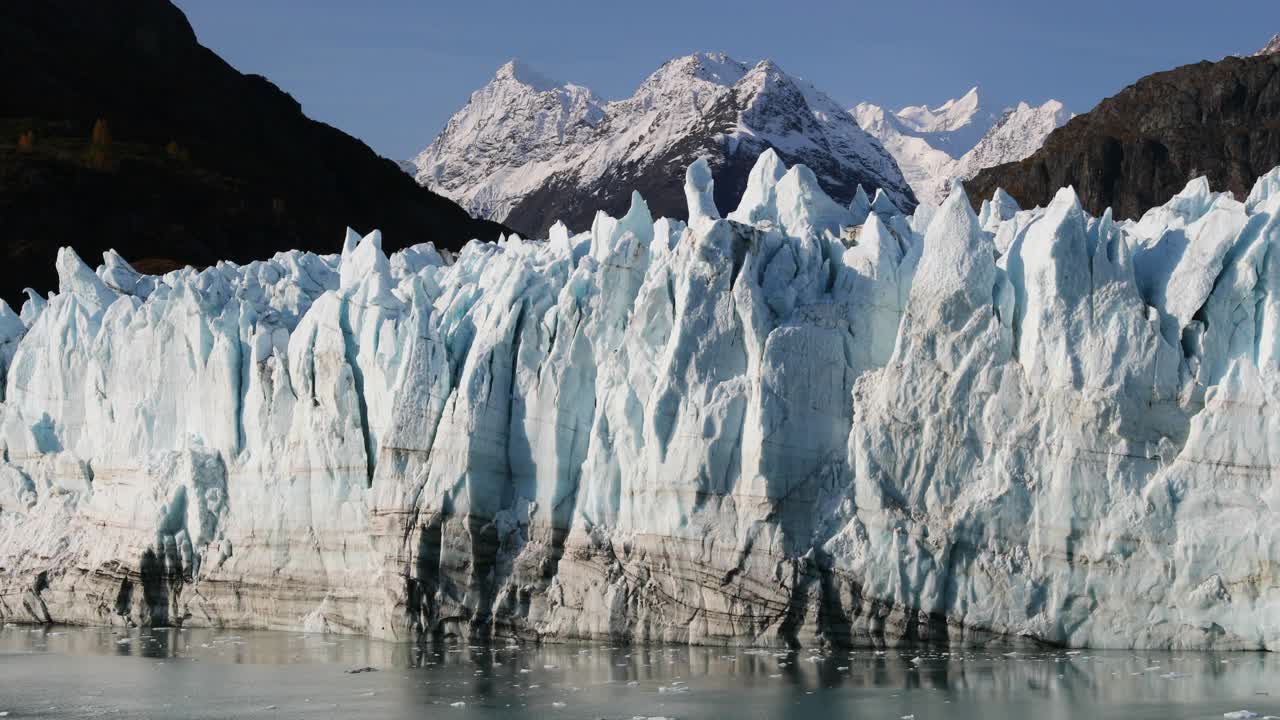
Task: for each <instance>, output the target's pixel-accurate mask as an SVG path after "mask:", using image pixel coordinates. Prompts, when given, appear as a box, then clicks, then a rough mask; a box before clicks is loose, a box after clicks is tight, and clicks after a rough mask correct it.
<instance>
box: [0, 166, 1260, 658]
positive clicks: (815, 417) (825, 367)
mask: <svg viewBox="0 0 1280 720" xmlns="http://www.w3.org/2000/svg"><path fill="white" fill-rule="evenodd" d="M1276 177H1277V175H1276V173H1274V172H1273V173H1271V174H1269V175H1268V176H1266V177H1264V178H1263V179H1261V180H1260V181H1259V182H1258V185H1257V187H1256V188H1255V189H1254V191H1253V192H1252V193H1251V194H1250V195H1249V198H1248V199H1247V200H1246V201H1245V202H1238V201H1236V200H1234V199H1232V198H1231V197H1230V196H1228V195H1223V194H1217V193H1214V192H1212V190H1211V189H1210V188H1209V187H1208V185H1207V184H1206V183H1204V182H1202V181H1195V182H1192V183H1191V184H1189V185H1188V187H1187V189H1186V190H1184V191H1183V192H1182V193H1180V194H1179V195H1178V196H1176V197H1175V198H1173V199H1171V200H1170V201H1169V203H1167V204H1166V205H1164V206H1162V207H1159V208H1155V209H1153V210H1152V211H1150V212H1149V213H1147V215H1146V216H1144V217H1143V218H1142V219H1141V220H1139V221H1137V222H1115V221H1114V220H1113V219H1112V217H1111V215H1110V213H1107V214H1105V215H1104V216H1103V217H1101V218H1093V217H1089V216H1088V215H1087V214H1085V213H1084V212H1083V210H1082V209H1081V207H1080V203H1079V200H1078V199H1077V197H1076V195H1075V193H1074V192H1073V191H1072V190H1070V189H1064V190H1062V191H1061V192H1059V194H1058V196H1057V197H1056V198H1055V199H1054V201H1053V202H1052V203H1051V204H1050V205H1049V207H1047V208H1043V209H1039V208H1037V209H1034V210H1028V211H1022V210H1019V209H1018V207H1017V205H1016V203H1013V202H1012V200H1011V199H1010V198H1009V196H1008V195H1007V194H1005V193H1003V192H997V193H996V195H995V197H994V198H992V199H990V200H988V201H986V202H984V203H983V204H982V209H981V211H980V213H974V212H973V210H972V208H971V206H970V204H969V200H968V198H967V197H965V194H964V192H963V189H962V188H960V187H958V186H957V187H955V188H953V190H952V192H951V193H950V194H949V195H948V197H947V199H946V201H945V202H944V203H943V204H942V205H941V206H940V207H932V206H928V205H925V206H921V207H920V208H919V209H918V210H917V212H916V214H915V215H914V216H912V217H909V218H908V217H903V216H902V215H901V214H900V213H899V211H898V210H897V208H896V207H894V204H893V203H892V202H890V201H889V199H888V198H887V197H886V196H884V195H883V194H878V195H877V196H876V197H875V198H874V199H871V200H869V199H868V198H867V197H866V194H865V193H859V194H858V195H857V196H856V197H855V199H854V202H853V204H852V206H851V207H844V206H842V205H840V204H838V203H835V202H833V201H832V200H831V199H830V198H828V197H827V196H826V195H825V194H824V193H823V191H822V190H821V188H820V187H819V185H818V183H817V179H816V178H815V176H814V174H813V173H812V172H810V171H809V170H808V169H807V168H805V167H803V166H795V167H792V168H786V167H784V166H783V164H782V162H781V161H780V160H779V159H778V157H777V156H776V155H775V154H773V153H772V152H765V153H763V154H762V155H761V156H760V159H759V161H758V162H757V164H756V167H755V169H754V170H753V171H752V173H751V175H750V178H749V181H748V187H747V191H746V192H745V193H744V196H743V201H742V204H741V206H740V207H739V208H737V209H736V210H735V211H734V212H732V213H730V214H729V215H728V217H725V218H721V217H720V216H719V213H718V212H717V211H716V209H715V205H714V203H712V202H711V197H712V186H711V177H710V173H709V172H708V171H707V166H706V164H705V162H702V161H698V162H695V163H694V164H693V165H692V166H691V167H690V168H689V172H688V174H687V179H686V186H685V196H686V198H687V200H688V203H689V217H690V221H689V223H688V224H687V225H686V224H684V223H681V222H678V221H672V220H668V219H663V218H659V219H654V218H653V217H652V215H651V213H650V210H649V206H648V205H647V204H646V203H645V201H644V199H643V198H641V197H640V196H639V195H634V196H633V197H632V201H631V206H630V209H629V211H628V212H627V213H626V214H625V215H624V216H623V217H621V218H612V217H609V216H608V215H605V214H603V213H600V214H598V215H597V216H596V218H595V221H594V222H593V223H592V226H591V227H590V229H588V230H587V231H585V232H578V233H573V232H571V231H570V230H569V229H568V228H567V227H565V226H564V225H556V226H554V227H552V229H551V232H550V233H549V234H550V237H549V238H548V239H547V240H527V239H524V238H520V237H518V236H512V237H509V238H504V239H503V240H502V241H501V242H499V243H496V244H482V243H472V244H470V245H468V246H467V247H466V248H465V249H464V250H463V251H462V252H461V253H460V254H458V255H457V257H456V258H453V257H451V256H447V255H444V254H441V253H438V252H436V251H435V249H434V248H432V247H430V246H419V247H414V248H409V249H407V250H404V251H401V252H399V253H396V254H394V255H392V256H391V257H388V256H387V255H386V254H385V253H384V252H383V250H382V245H381V237H380V236H379V235H378V234H377V233H376V232H375V233H372V234H370V235H368V236H366V237H363V238H361V237H359V236H358V235H356V234H355V233H352V232H348V234H347V236H346V238H345V241H344V242H343V243H342V245H341V251H340V253H338V254H334V255H327V256H316V255H311V254H307V253H299V252H291V253H281V254H278V255H276V256H275V257H274V258H272V259H270V260H266V261H262V262H254V263H250V264H247V265H235V264H232V263H220V264H218V265H216V266H214V267H210V268H207V269H205V270H201V271H196V270H193V269H189V268H188V269H185V270H179V271H175V272H171V273H169V274H167V275H164V276H162V277H154V276H146V275H142V274H140V273H138V272H136V271H134V270H133V268H131V267H130V266H129V264H128V263H127V262H125V260H124V259H123V258H121V257H120V256H119V255H117V254H115V253H113V252H109V253H107V254H106V255H105V256H104V262H103V265H102V266H101V267H100V268H99V269H98V270H97V271H96V272H95V271H94V270H92V269H90V268H89V266H88V265H86V264H85V263H84V262H83V261H82V260H81V259H80V258H79V257H77V256H76V254H75V253H74V252H72V251H71V250H69V249H64V250H63V251H62V252H61V253H59V256H58V261H57V268H58V273H59V278H60V287H59V290H58V292H57V293H56V294H50V296H49V297H48V298H43V297H40V296H39V295H37V294H35V293H31V294H30V297H29V300H28V301H27V302H26V304H24V306H23V308H22V310H21V312H14V311H13V310H12V309H11V308H9V307H8V306H3V305H0V375H2V376H3V379H4V394H3V398H2V403H3V404H2V405H0V450H2V452H3V462H0V617H3V618H4V619H5V620H14V621H38V622H83V623H112V624H156V625H158V624H182V623H185V624H197V625H214V626H255V627H273V628H295V629H305V630H311V631H335V632H361V633H369V634H373V635H377V636H380V637H388V638H406V637H414V636H417V635H419V634H426V635H433V636H439V635H462V636H467V637H475V638H485V637H491V636H516V637H522V638H598V639H606V638H607V639H613V640H628V641H658V640H661V641H674V642H696V643H730V644H754V645H778V644H795V643H802V644H816V643H836V644H850V643H863V642H869V643H878V644H879V643H893V642H899V641H908V640H917V639H929V640H934V641H941V642H969V641H981V640H983V639H985V638H990V637H998V636H1019V637H1029V638H1035V639H1038V640H1043V641H1047V642H1053V643H1061V644H1066V645H1076V646H1097V647H1125V648H1173V647H1179V648H1217V649H1229V648H1240V649H1244V648H1249V649H1270V650H1275V649H1277V648H1278V647H1280V591H1278V590H1277V582H1276V569H1277V562H1278V559H1280V530H1278V529H1277V528H1280V523H1278V522H1277V519H1280V485H1277V482H1276V479H1275V478H1276V470H1275V468H1276V467H1277V463H1278V462H1280V457H1277V455H1278V453H1280V445H1278V444H1277V443H1276V438H1278V437H1280V410H1277V407H1278V406H1277V397H1278V393H1280V251H1278V248H1280V193H1277V191H1276V187H1277V183H1276Z"/></svg>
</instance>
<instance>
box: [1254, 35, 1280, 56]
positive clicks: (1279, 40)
mask: <svg viewBox="0 0 1280 720" xmlns="http://www.w3.org/2000/svg"><path fill="white" fill-rule="evenodd" d="M1276 53H1280V33H1276V34H1275V35H1272V36H1271V40H1269V41H1268V42H1267V44H1266V45H1263V46H1262V49H1261V50H1259V51H1258V52H1256V53H1254V54H1253V56H1254V57H1261V56H1262V55H1274V54H1276Z"/></svg>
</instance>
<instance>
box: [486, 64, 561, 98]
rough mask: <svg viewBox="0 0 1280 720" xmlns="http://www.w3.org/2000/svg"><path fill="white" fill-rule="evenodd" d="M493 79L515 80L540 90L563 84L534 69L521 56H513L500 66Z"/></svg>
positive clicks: (553, 88) (552, 88) (554, 87)
mask: <svg viewBox="0 0 1280 720" xmlns="http://www.w3.org/2000/svg"><path fill="white" fill-rule="evenodd" d="M493 79H494V80H514V81H515V82H518V83H520V84H521V85H526V86H528V87H530V88H533V89H534V90H537V91H538V92H547V91H548V90H555V89H556V88H559V87H560V86H561V83H558V82H556V81H554V80H552V79H550V78H548V77H547V76H546V75H543V74H542V73H540V72H538V71H537V70H534V69H533V68H532V67H529V65H528V64H526V63H525V62H524V61H523V60H520V59H519V58H512V59H510V60H508V61H507V62H506V64H504V65H503V66H502V67H500V68H498V72H496V73H494V76H493Z"/></svg>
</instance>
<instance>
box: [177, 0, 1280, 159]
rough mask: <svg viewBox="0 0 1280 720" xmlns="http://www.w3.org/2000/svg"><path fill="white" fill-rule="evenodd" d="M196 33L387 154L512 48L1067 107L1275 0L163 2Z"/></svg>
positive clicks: (1279, 8)
mask: <svg viewBox="0 0 1280 720" xmlns="http://www.w3.org/2000/svg"><path fill="white" fill-rule="evenodd" d="M176 2H177V4H178V6H179V7H181V8H182V9H183V10H184V11H185V12H186V13H187V17H188V18H190V20H191V24H192V25H193V26H194V27H195V31H196V34H197V35H198V36H199V38H200V41H201V42H202V43H203V44H204V45H206V46H208V47H210V48H212V49H213V50H214V51H215V52H217V53H218V54H220V55H221V56H222V57H223V58H225V59H226V60H227V61H228V62H230V63H231V64H232V65H234V66H236V67H237V68H238V69H240V70H241V71H243V72H251V73H259V74H262V75H266V76H267V77H268V78H270V79H271V80H272V81H274V82H275V83H276V84H277V85H279V86H280V87H281V88H283V89H284V90H286V91H287V92H289V93H290V94H292V95H293V96H294V97H295V98H297V99H298V100H299V101H300V102H301V103H302V105H303V109H304V110H305V112H306V113H307V114H308V115H310V116H311V117H314V118H316V119H319V120H323V121H325V122H328V123H330V124H332V125H335V126H337V127H339V128H341V129H343V130H345V131H347V132H349V133H351V134H353V135H355V136H357V137H359V138H361V139H362V140H364V141H365V142H367V143H369V144H370V145H371V146H372V147H373V148H374V149H375V150H377V151H378V152H380V153H382V154H383V155H386V156H388V157H392V158H397V159H402V158H408V157H410V156H412V155H413V154H415V153H416V152H417V151H418V150H419V149H421V148H422V147H424V146H425V145H426V144H427V143H428V142H430V140H431V139H432V138H433V137H434V136H435V135H436V133H437V132H439V130H440V128H442V127H443V126H444V123H445V122H446V121H447V120H448V118H449V116H450V115H451V114H452V113H453V112H454V111H455V110H456V109H457V108H459V107H461V106H462V104H463V103H465V102H466V100H467V97H468V96H469V95H470V93H471V91H473V90H474V89H476V88H478V87H479V86H481V85H482V84H484V83H485V82H487V81H488V79H489V78H490V77H491V76H492V74H493V72H494V70H496V69H497V68H498V66H499V65H501V64H502V63H504V62H506V61H507V60H508V59H510V58H512V57H519V58H520V59H522V60H524V61H526V62H527V63H528V64H529V65H530V66H532V67H534V68H537V69H539V70H541V71H542V72H543V73H544V74H545V75H548V76H550V77H552V78H555V79H558V80H562V81H572V82H577V83H580V84H583V85H586V86H588V87H590V88H592V89H593V90H595V91H596V93H597V94H599V95H601V96H603V97H605V98H606V99H613V98H618V97H625V96H627V95H630V94H631V92H632V90H633V89H634V88H635V87H636V86H637V85H638V84H639V83H640V81H641V80H643V79H644V77H645V76H646V75H648V74H649V73H650V72H651V71H653V70H654V69H655V68H657V67H658V65H660V64H661V63H662V62H663V61H664V60H666V59H668V58H671V57H675V56H677V55H684V54H687V53H689V52H693V51H697V50H713V51H721V52H726V53H728V54H730V55H732V56H734V57H737V58H738V59H740V60H747V61H754V60H758V59H761V58H764V57H770V58H773V59H774V60H775V61H777V62H778V64H780V65H781V66H782V67H783V69H785V70H787V71H788V72H790V73H792V74H794V75H799V76H801V77H804V78H807V79H808V80H810V81H812V82H813V83H814V84H816V85H817V86H818V87H819V88H821V89H823V90H825V91H826V92H827V93H829V94H830V95H831V96H833V97H834V98H836V99H837V100H839V101H840V102H842V103H844V104H846V105H853V104H855V103H857V102H859V101H862V100H870V101H872V102H876V103H879V104H882V105H886V106H889V107H899V106H901V105H907V104H921V103H927V104H930V105H935V104H938V103H940V102H942V101H943V100H945V99H947V98H949V97H952V96H955V95H959V94H960V93H962V92H964V91H965V90H967V89H968V88H969V87H971V86H973V85H978V86H980V87H981V88H982V90H983V92H984V93H985V94H986V95H987V96H988V97H990V98H991V99H992V101H994V102H996V103H1000V104H1003V103H1009V102H1012V101H1016V100H1019V99H1026V100H1031V101H1043V100H1046V99H1048V98H1051V97H1056V98H1058V99H1060V100H1062V101H1064V102H1065V103H1066V104H1067V107H1068V108H1070V109H1071V110H1073V111H1076V112H1082V111H1085V110H1087V109H1089V108H1090V107H1092V106H1093V105H1094V104H1095V103H1097V101H1099V100H1101V99H1102V98H1104V97H1107V96H1108V95H1111V94H1113V93H1115V92H1116V91H1117V90H1119V89H1120V88H1122V87H1124V86H1125V85H1128V84H1129V83H1131V82H1132V81H1134V80H1136V79H1137V78H1139V77H1141V76H1142V75H1145V74H1148V73H1151V72H1154V71H1157V70H1163V69H1167V68H1171V67H1174V66H1177V65H1182V64H1186V63H1190V62H1196V61H1199V60H1203V59H1215V60H1216V59H1218V58H1221V57H1223V56H1225V55H1228V54H1238V53H1243V52H1252V51H1254V50H1256V49H1257V48H1258V47H1261V46H1262V45H1263V44H1264V43H1265V42H1266V41H1267V39H1268V38H1270V37H1271V35H1272V33H1276V32H1280V0H1216V2H1205V1H1204V0H1197V1H1196V2H1191V1H1189V0H1106V1H1102V2H1100V1H1097V0H1075V1H1074V2H1040V1H1039V0H1025V1H1024V2H1011V1H1010V2H1007V1H1004V0H952V1H951V2H932V1H930V2H920V1H919V0H876V1H875V2H857V1H849V0H846V1H843V2H841V1H840V0H825V1H810V0H772V1H768V2H761V1H757V0H727V1H724V2H701V1H696V0H688V1H687V2H673V1H668V0H647V1H645V2H639V3H626V2H616V1H613V0H586V1H584V0H569V1H564V2H558V1H556V0H541V1H539V0H527V1H525V2H486V1H484V0H365V1H364V2H353V1H351V0H343V1H340V0H309V1H307V2H303V1H302V0H176Z"/></svg>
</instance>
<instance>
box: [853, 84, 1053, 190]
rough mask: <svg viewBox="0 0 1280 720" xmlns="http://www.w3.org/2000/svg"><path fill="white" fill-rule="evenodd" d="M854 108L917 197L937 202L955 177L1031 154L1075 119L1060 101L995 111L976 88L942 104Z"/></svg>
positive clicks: (865, 105)
mask: <svg viewBox="0 0 1280 720" xmlns="http://www.w3.org/2000/svg"><path fill="white" fill-rule="evenodd" d="M850 112H851V113H853V116H854V117H855V118H856V119H857V121H858V124H859V125H860V126H862V129H864V130H866V131H867V132H868V133H870V134H871V135H873V136H874V137H875V138H876V139H877V140H879V141H880V142H881V143H882V144H883V145H884V147H885V149H886V150H888V151H889V153H890V154H891V155H893V159H894V160H895V161H896V162H897V163H898V167H899V168H900V169H901V170H902V174H903V176H904V177H906V179H907V182H908V183H910V185H911V189H912V190H913V191H914V192H915V195H916V197H917V198H919V199H920V200H921V201H922V202H928V203H932V204H935V205H936V204H938V203H941V202H942V201H943V199H945V198H946V194H947V191H948V190H949V188H950V187H951V181H952V180H956V179H959V180H968V179H970V178H972V177H973V176H974V175H977V174H978V171H980V170H982V169H984V168H989V167H994V166H996V165H1000V164H1003V163H1007V162H1015V161H1017V160H1022V159H1024V158H1027V157H1030V156H1031V154H1032V153H1034V152H1035V151H1036V150H1039V149H1040V146H1041V145H1043V144H1044V141H1045V138H1047V137H1048V136H1049V133H1051V132H1053V131H1054V130H1055V129H1057V128H1058V127H1061V126H1062V125H1063V124H1065V123H1066V122H1067V121H1068V120H1070V119H1071V118H1072V117H1073V116H1072V114H1071V113H1069V112H1067V110H1066V108H1065V107H1064V106H1063V105H1062V103H1060V102H1058V101H1057V100H1048V101H1046V102H1044V103H1043V104H1041V105H1038V106H1033V105H1029V104H1027V103H1025V102H1019V103H1018V104H1017V105H1016V106H1014V107H1012V108H1008V109H1006V110H1004V111H1003V112H1001V113H1000V114H998V115H997V114H993V113H991V112H989V111H987V110H985V109H984V108H983V106H982V103H981V100H980V98H979V93H978V88H976V87H975V88H972V89H970V90H969V92H967V93H965V94H964V95H963V96H961V97H959V98H956V99H953V100H948V101H947V102H945V103H943V104H942V105H940V106H939V107H937V108H929V107H927V106H924V105H918V106H908V107H905V108H902V109H901V110H898V111H897V112H893V111H889V110H886V109H884V108H882V107H880V106H879V105H873V104H871V103H865V102H864V103H859V104H858V105H857V106H856V107H854V108H853V109H852V110H850Z"/></svg>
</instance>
